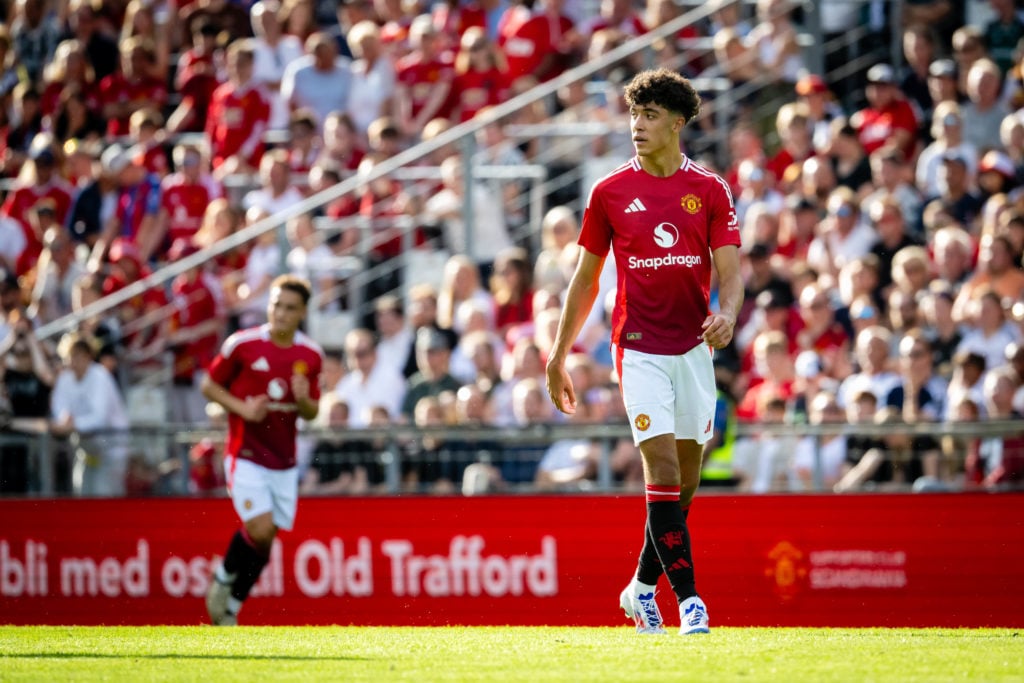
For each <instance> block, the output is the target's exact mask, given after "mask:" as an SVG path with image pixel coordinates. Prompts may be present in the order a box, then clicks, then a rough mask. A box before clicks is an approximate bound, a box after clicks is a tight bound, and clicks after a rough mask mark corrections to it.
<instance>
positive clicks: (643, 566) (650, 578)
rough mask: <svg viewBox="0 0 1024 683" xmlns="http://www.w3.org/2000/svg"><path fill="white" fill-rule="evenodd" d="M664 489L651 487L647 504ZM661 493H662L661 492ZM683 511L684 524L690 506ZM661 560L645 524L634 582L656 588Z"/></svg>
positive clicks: (659, 575)
mask: <svg viewBox="0 0 1024 683" xmlns="http://www.w3.org/2000/svg"><path fill="white" fill-rule="evenodd" d="M662 488H664V487H659V486H655V487H651V491H650V492H649V493H648V496H647V502H652V499H655V500H656V499H658V498H660V496H659V489H662ZM671 491H674V487H672V488H671V489H670V492H671ZM661 493H664V492H663V491H662V492H661ZM682 510H683V521H684V522H685V521H686V519H687V517H688V516H689V514H690V506H689V505H687V506H686V507H684V508H682ZM661 573H662V570H661V559H660V558H659V557H658V551H657V548H656V546H655V543H654V537H653V536H651V525H650V524H647V525H645V526H644V547H643V548H641V550H640V560H639V562H637V566H636V580H637V581H639V582H640V583H643V584H646V585H648V586H656V585H657V584H658V580H659V579H660V578H661Z"/></svg>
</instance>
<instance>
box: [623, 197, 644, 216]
mask: <svg viewBox="0 0 1024 683" xmlns="http://www.w3.org/2000/svg"><path fill="white" fill-rule="evenodd" d="M646 210H647V207H646V206H644V203H643V202H642V201H640V200H639V199H634V200H633V201H631V202H630V203H629V206H628V207H626V213H636V212H637V211H646Z"/></svg>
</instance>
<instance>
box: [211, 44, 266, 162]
mask: <svg viewBox="0 0 1024 683" xmlns="http://www.w3.org/2000/svg"><path fill="white" fill-rule="evenodd" d="M252 65H253V47H252V43H251V42H250V41H248V40H240V41H237V42H234V43H232V44H231V47H229V48H228V82H227V83H225V84H223V85H221V86H220V87H218V88H217V89H216V90H215V91H214V92H213V99H212V101H211V102H210V115H209V117H208V118H207V121H206V136H207V139H208V140H209V141H210V148H211V149H212V151H213V169H214V173H215V175H217V176H218V177H223V176H225V175H229V174H232V173H252V172H254V171H255V169H256V168H258V167H259V163H260V158H261V157H262V156H263V131H264V130H266V127H267V121H268V120H269V119H270V103H269V101H268V100H267V98H266V96H265V95H264V94H263V91H262V90H261V89H260V87H259V86H258V85H257V84H256V82H255V81H254V80H253V77H252V73H253V69H252Z"/></svg>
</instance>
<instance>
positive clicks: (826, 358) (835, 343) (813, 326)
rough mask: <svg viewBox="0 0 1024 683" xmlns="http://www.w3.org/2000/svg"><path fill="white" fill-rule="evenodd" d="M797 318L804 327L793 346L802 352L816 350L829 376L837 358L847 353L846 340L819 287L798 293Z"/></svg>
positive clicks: (847, 342)
mask: <svg viewBox="0 0 1024 683" xmlns="http://www.w3.org/2000/svg"><path fill="white" fill-rule="evenodd" d="M800 316H801V317H802V318H803V321H804V328H803V329H802V330H800V332H799V333H797V335H796V343H797V345H798V346H799V347H800V348H801V349H804V350H806V349H811V350H814V351H817V352H818V355H819V356H820V357H821V360H822V366H823V368H824V371H825V373H826V374H828V375H830V376H832V375H833V373H834V368H836V366H837V357H839V356H845V355H846V354H847V353H848V352H849V348H850V339H849V337H847V335H846V332H845V331H844V330H843V327H842V325H840V324H839V323H838V322H836V317H835V310H834V309H833V306H832V302H831V301H830V300H829V295H828V292H827V291H826V290H825V288H824V287H822V286H821V285H820V284H817V283H815V284H811V285H807V286H806V287H804V288H803V290H801V292H800Z"/></svg>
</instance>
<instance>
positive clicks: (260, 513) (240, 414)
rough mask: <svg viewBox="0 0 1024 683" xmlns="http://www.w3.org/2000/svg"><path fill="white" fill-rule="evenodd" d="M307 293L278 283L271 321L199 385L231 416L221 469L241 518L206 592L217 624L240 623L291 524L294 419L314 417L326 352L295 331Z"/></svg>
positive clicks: (283, 280) (231, 346) (228, 345)
mask: <svg viewBox="0 0 1024 683" xmlns="http://www.w3.org/2000/svg"><path fill="white" fill-rule="evenodd" d="M311 291H312V290H311V288H310V285H309V283H308V282H306V281H305V280H303V279H301V278H298V277H295V276H293V275H282V276H280V277H278V278H277V279H275V280H274V281H273V283H271V286H270V303H269V304H268V306H267V320H268V322H267V323H266V324H264V325H260V326H258V327H252V328H249V329H245V330H241V331H240V332H236V333H235V334H233V335H231V336H230V337H228V339H227V340H226V341H225V342H224V344H223V345H222V346H221V349H220V353H219V354H217V356H216V357H215V358H214V359H213V361H212V362H211V363H210V369H209V374H208V376H207V377H206V378H205V379H204V380H203V384H202V390H203V395H204V396H206V398H208V399H209V400H211V401H214V402H216V403H218V404H220V405H221V406H223V407H224V409H225V410H226V411H227V413H228V440H227V448H226V449H225V459H224V469H225V473H226V478H227V483H228V490H229V491H230V493H231V501H232V502H233V503H234V506H235V511H236V512H237V513H238V516H239V518H241V520H242V528H241V529H239V530H238V531H236V532H235V535H234V536H232V537H231V543H230V544H229V545H228V550H227V554H225V556H224V560H223V562H222V563H221V564H219V565H218V566H217V569H216V570H215V571H214V575H213V580H212V581H211V582H210V589H209V591H208V592H207V594H206V609H207V611H208V612H209V614H210V621H211V622H212V623H213V624H214V625H216V626H234V625H235V624H237V623H238V612H239V610H240V609H241V608H242V603H243V602H244V601H245V599H246V598H247V597H248V596H249V591H250V590H251V589H252V587H253V585H254V584H255V583H256V580H257V579H259V576H260V572H262V571H263V567H264V566H266V564H267V560H268V559H269V556H270V548H271V545H272V544H273V542H274V537H275V536H276V535H277V530H278V529H286V530H289V529H291V528H292V523H293V522H294V521H295V508H296V504H297V502H298V485H299V481H298V469H297V467H296V463H295V439H296V433H297V425H296V422H297V419H298V418H300V417H301V418H303V419H304V420H312V419H313V418H315V417H316V415H317V411H318V406H319V403H320V388H319V387H320V382H319V375H320V368H321V366H322V364H323V351H322V350H321V349H320V347H319V346H317V345H316V344H315V343H314V342H313V341H312V340H311V339H310V338H309V337H307V336H306V335H305V334H303V333H302V332H301V331H299V325H300V324H301V323H302V321H303V319H304V318H305V315H306V307H307V305H308V303H309V298H310V295H311Z"/></svg>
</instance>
